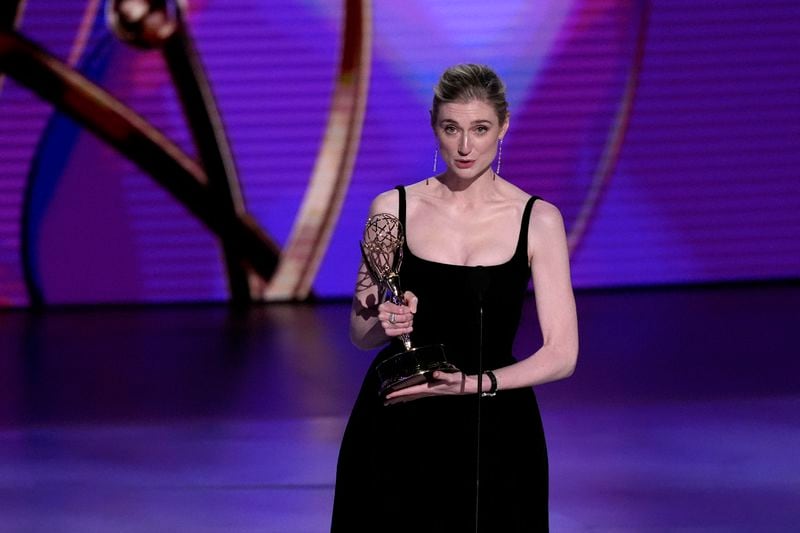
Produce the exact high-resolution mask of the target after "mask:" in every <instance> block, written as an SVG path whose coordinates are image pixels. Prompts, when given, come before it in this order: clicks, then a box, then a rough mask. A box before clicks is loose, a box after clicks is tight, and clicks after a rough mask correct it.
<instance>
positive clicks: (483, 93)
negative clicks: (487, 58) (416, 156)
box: [431, 63, 508, 125]
mask: <svg viewBox="0 0 800 533" xmlns="http://www.w3.org/2000/svg"><path fill="white" fill-rule="evenodd" d="M473 100H479V101H481V102H486V103H487V104H489V105H491V106H492V107H494V111H495V113H496V114H497V119H498V120H499V122H500V124H503V123H505V121H506V119H507V118H508V102H507V101H506V86H505V84H504V83H503V81H502V80H501V79H500V77H499V76H498V75H497V74H496V73H495V72H494V71H493V70H492V69H490V68H489V67H487V66H486V65H477V64H474V63H463V64H460V65H454V66H452V67H450V68H448V69H447V70H445V71H444V74H442V77H441V78H439V82H438V83H437V84H436V87H434V88H433V105H432V106H431V125H435V124H436V119H437V117H438V116H439V106H441V105H442V104H449V103H453V102H471V101H473Z"/></svg>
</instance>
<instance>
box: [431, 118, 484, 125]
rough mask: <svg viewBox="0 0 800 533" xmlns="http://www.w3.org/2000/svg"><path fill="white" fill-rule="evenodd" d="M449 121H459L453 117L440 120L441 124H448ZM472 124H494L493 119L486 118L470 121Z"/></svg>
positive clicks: (453, 122)
mask: <svg viewBox="0 0 800 533" xmlns="http://www.w3.org/2000/svg"><path fill="white" fill-rule="evenodd" d="M447 123H451V124H458V122H456V121H455V120H453V119H451V118H443V119H442V120H440V121H439V124H447ZM470 124H492V121H491V120H487V119H485V118H481V119H478V120H473V121H472V122H470Z"/></svg>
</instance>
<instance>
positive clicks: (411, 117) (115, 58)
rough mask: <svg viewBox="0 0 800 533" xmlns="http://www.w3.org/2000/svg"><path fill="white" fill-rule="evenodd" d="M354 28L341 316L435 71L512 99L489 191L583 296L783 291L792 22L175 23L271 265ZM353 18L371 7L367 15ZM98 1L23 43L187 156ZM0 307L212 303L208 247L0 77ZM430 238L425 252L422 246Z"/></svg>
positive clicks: (427, 6) (702, 14)
mask: <svg viewBox="0 0 800 533" xmlns="http://www.w3.org/2000/svg"><path fill="white" fill-rule="evenodd" d="M356 5H361V6H362V7H363V8H364V9H366V11H365V12H367V13H368V15H369V16H368V23H369V27H368V30H369V35H368V41H366V42H368V47H369V50H368V52H369V64H368V73H369V76H368V80H367V85H366V93H365V98H366V102H365V106H366V107H365V112H364V116H363V124H362V126H361V130H360V137H359V142H358V146H357V152H356V154H355V159H354V161H353V166H352V173H350V175H349V182H348V184H347V187H346V188H344V189H343V190H342V194H343V198H342V204H341V210H340V212H339V213H338V216H337V217H336V219H335V222H334V223H331V224H330V228H328V229H329V230H330V235H329V240H327V241H326V243H325V248H324V254H323V255H322V259H321V262H320V263H319V265H318V268H317V269H316V270H315V272H314V276H313V283H312V286H311V293H310V294H311V295H312V296H315V297H320V298H338V297H347V296H348V295H349V294H351V291H352V288H353V285H354V282H355V272H356V269H357V267H358V262H359V260H360V252H359V247H358V240H359V238H360V234H361V231H362V228H363V224H364V221H365V217H366V214H367V208H368V206H369V203H370V201H371V199H372V197H374V196H375V195H376V194H378V193H380V192H382V191H384V190H386V189H389V188H391V187H394V186H395V185H398V184H410V183H413V182H416V181H419V180H422V179H424V178H426V177H427V176H430V175H431V173H432V164H433V152H434V146H435V143H434V137H433V133H432V131H431V127H430V123H429V115H428V111H429V108H430V103H431V95H432V87H433V86H434V84H435V83H436V80H437V78H438V76H439V75H440V74H441V72H442V71H443V70H444V69H445V68H446V67H448V66H450V65H453V64H456V63H462V62H475V63H485V64H488V65H490V66H492V67H493V68H494V69H495V70H496V71H497V72H498V73H499V74H500V76H501V77H502V78H503V79H504V80H505V82H506V85H507V88H508V98H509V103H510V112H511V122H510V130H509V133H508V135H507V138H506V140H505V143H504V145H503V155H502V169H501V174H502V175H503V177H505V178H506V179H508V180H510V181H511V182H513V183H515V184H516V185H518V186H519V187H521V188H522V189H524V190H525V191H527V192H529V193H531V194H536V195H539V196H542V197H543V198H545V199H546V200H548V201H550V202H552V203H554V204H556V205H557V206H558V207H559V208H560V209H561V211H562V214H563V215H564V220H565V223H566V226H567V231H568V234H569V238H570V244H571V247H572V275H573V280H574V284H575V286H576V287H578V288H594V287H620V286H638V285H668V284H685V283H709V282H711V283H713V282H720V281H759V280H775V279H796V278H797V277H798V276H800V54H798V50H800V31H798V28H800V4H798V3H796V2H781V1H774V0H773V1H770V0H767V1H764V2H745V1H740V0H731V1H726V2H690V1H688V0H671V1H653V2H632V1H615V0H602V1H562V0H558V1H556V0H545V1H531V0H526V1H523V0H508V1H503V2H485V1H484V0H462V1H459V2H451V1H449V0H404V1H402V2H401V1H376V2H372V3H359V2H345V1H331V0H270V1H265V0H260V1H258V0H226V1H224V2H223V1H220V0H202V1H191V0H190V1H189V2H188V4H187V6H186V23H187V28H188V31H189V32H190V34H191V36H192V38H193V40H194V42H195V43H196V46H197V49H198V51H199V56H200V58H201V59H202V64H203V66H204V68H205V71H206V73H207V75H208V78H209V80H210V83H211V86H212V89H213V94H214V97H215V100H216V103H217V106H218V108H219V111H220V114H221V118H222V122H223V124H224V128H225V131H226V134H227V137H228V139H229V142H230V146H231V151H232V154H233V159H234V161H235V165H236V170H237V173H238V178H239V183H240V185H241V191H242V196H243V199H244V203H245V205H246V208H247V213H248V214H249V216H250V217H252V219H253V220H254V221H255V222H256V223H257V224H258V226H259V227H260V228H261V229H262V230H263V231H264V233H265V234H267V235H268V236H269V237H270V238H272V239H273V240H274V241H275V242H276V243H277V244H278V246H280V247H284V246H285V245H286V243H287V240H288V239H289V237H290V234H291V232H292V228H293V225H294V224H295V223H296V221H297V219H298V213H299V211H300V207H301V203H302V202H303V198H304V195H305V194H306V191H307V188H308V184H309V178H310V176H311V175H312V173H313V172H314V165H315V162H316V161H317V158H318V156H319V151H320V146H321V144H322V142H323V138H324V136H325V132H326V125H327V124H328V120H329V115H330V113H331V108H332V105H333V96H334V89H335V82H336V74H337V68H338V65H339V61H340V58H341V57H342V53H343V51H342V48H343V47H342V40H343V35H342V33H343V31H342V30H343V27H344V26H343V25H344V24H345V19H346V10H347V9H354V8H355V7H354V6H356ZM364 6H366V7H364ZM106 7H107V6H106V5H105V2H102V1H95V0H92V1H79V0H71V1H64V0H29V1H27V2H25V3H24V6H23V7H22V8H21V9H20V13H19V16H18V21H17V26H16V31H17V32H18V33H19V34H20V35H22V36H24V37H25V38H26V39H29V40H31V41H33V42H34V43H36V44H37V45H39V46H41V47H42V48H43V49H44V50H46V51H47V52H48V53H50V54H52V55H53V56H55V57H56V58H59V59H60V60H62V61H63V62H65V63H66V64H67V65H69V66H71V68H73V69H74V70H76V71H78V72H81V73H82V74H83V75H84V76H86V77H87V78H88V79H90V80H91V81H92V82H93V83H95V84H97V85H98V86H99V87H102V88H104V89H105V90H107V91H108V92H109V93H110V94H111V95H113V96H114V97H116V98H117V99H119V100H120V101H121V102H123V103H124V104H126V105H128V106H129V107H130V108H132V109H133V110H134V111H136V112H137V113H139V114H140V115H141V116H142V117H144V118H145V119H146V120H147V121H148V122H149V123H150V124H152V125H153V126H155V127H156V128H158V130H160V131H161V132H163V134H164V135H165V136H166V137H167V138H169V139H171V140H172V141H173V142H174V143H175V144H176V145H177V146H179V147H180V148H182V149H183V150H184V151H185V152H186V153H187V154H189V155H191V156H193V157H196V155H197V154H195V148H194V145H193V143H192V132H191V131H190V130H189V127H188V125H187V121H186V120H185V117H184V116H183V112H182V108H181V104H180V101H179V100H178V96H177V94H176V90H175V86H174V84H173V81H172V79H171V78H170V74H169V72H168V70H167V68H166V65H165V62H164V59H163V57H162V55H161V54H160V53H159V51H158V50H142V49H137V48H134V47H131V46H130V45H128V44H125V43H123V42H121V41H120V40H119V39H118V38H116V37H115V35H113V34H112V33H111V32H110V31H109V29H108V26H107V23H106ZM0 83H1V84H2V85H0V305H1V306H5V307H9V306H10V307H18V306H26V305H29V304H30V303H31V291H32V290H36V291H38V297H39V298H40V299H41V303H45V304H86V303H150V302H202V301H224V300H227V299H228V298H229V297H230V289H229V287H228V281H227V276H226V270H225V268H226V267H225V262H224V255H223V251H222V248H221V246H220V242H219V239H218V238H217V237H216V236H215V235H214V234H213V233H212V232H211V231H210V230H209V229H208V228H207V227H206V226H205V225H204V224H203V223H202V222H201V221H200V220H198V219H197V218H196V217H195V216H194V215H192V213H191V212H190V211H189V210H188V209H187V208H186V206H185V205H183V204H182V203H181V202H179V201H177V200H176V199H175V198H174V197H173V196H172V195H171V194H170V193H169V192H168V191H167V190H165V188H164V187H162V186H161V185H159V183H157V182H156V181H154V180H153V179H152V178H151V177H150V176H148V175H147V174H146V173H145V172H143V171H142V170H141V169H140V168H139V167H137V166H136V165H134V164H133V163H131V162H130V161H128V160H127V159H126V158H125V157H123V156H121V155H120V154H119V153H118V152H116V151H115V149H114V148H112V147H110V146H109V145H108V144H107V143H105V142H103V141H101V140H100V139H98V138H97V137H96V136H95V135H94V134H92V133H90V132H88V131H87V130H86V129H85V128H83V127H81V126H80V125H78V124H76V122H75V121H73V120H72V119H70V118H69V117H67V116H66V115H65V114H63V113H62V112H60V111H59V110H58V109H56V108H55V107H54V106H53V105H51V104H49V103H47V102H45V101H43V100H42V99H41V98H39V97H38V96H37V95H36V94H35V93H34V92H33V91H32V90H30V89H29V88H28V87H26V86H24V85H22V84H21V83H18V81H16V80H15V79H13V78H12V77H9V76H6V77H4V78H3V79H2V82H0ZM431 231H435V228H432V229H431Z"/></svg>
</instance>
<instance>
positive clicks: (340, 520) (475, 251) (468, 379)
mask: <svg viewBox="0 0 800 533" xmlns="http://www.w3.org/2000/svg"><path fill="white" fill-rule="evenodd" d="M431 125H432V126H433V130H434V133H435V135H436V139H437V141H438V153H439V154H440V155H439V159H441V160H442V162H443V163H444V164H445V166H446V168H445V170H444V172H443V173H441V174H439V175H437V176H435V177H433V178H429V179H426V180H423V181H420V182H418V183H415V184H413V185H410V186H408V187H405V188H403V187H398V188H397V189H394V190H391V191H388V192H385V193H383V194H381V195H379V196H378V197H377V198H375V200H374V201H373V203H372V206H371V207H370V215H373V214H377V213H391V214H393V215H395V216H397V217H398V218H399V219H400V221H401V222H402V224H403V227H404V229H405V237H406V240H405V244H404V250H403V253H404V256H403V264H402V267H401V270H400V280H401V282H402V283H403V286H404V288H406V289H408V290H407V291H406V292H405V295H404V296H405V304H404V305H395V304H393V303H391V302H388V301H386V302H382V303H381V302H380V295H379V294H378V289H377V287H376V286H375V284H374V282H372V280H371V279H370V278H369V276H368V273H367V270H366V268H365V266H364V265H363V264H362V266H361V269H360V271H359V282H358V285H357V287H356V293H355V297H354V299H353V311H352V314H351V320H350V325H351V332H350V333H351V338H352V340H353V343H354V344H355V345H356V346H358V347H359V348H362V349H370V348H374V347H377V346H380V345H382V344H385V343H386V342H389V344H388V346H386V347H385V348H384V349H383V350H382V351H381V352H380V353H379V354H378V356H377V357H376V359H375V362H373V365H372V366H371V368H370V370H369V372H368V373H367V376H366V379H365V381H364V385H363V387H362V390H361V392H360V394H359V397H358V400H357V401H356V405H355V407H354V408H353V412H352V415H351V417H350V421H349V423H348V426H347V429H346V431H345V435H344V438H343V441H342V447H341V451H340V455H339V464H338V471H337V480H336V496H335V502H334V511H333V526H332V530H333V531H361V530H368V531H415V532H416V531H437V532H442V531H458V532H462V531H475V529H476V527H475V525H476V520H477V524H478V526H479V527H478V529H479V530H480V531H498V532H510V531H546V530H547V529H548V516H547V494H548V487H547V452H546V449H545V441H544V433H543V430H542V425H541V419H540V417H539V410H538V406H537V404H536V398H535V396H534V393H533V389H532V388H531V387H532V386H535V385H539V384H541V383H547V382H549V381H554V380H558V379H561V378H565V377H567V376H569V375H571V374H572V372H573V369H574V368H575V363H576V360H577V353H578V333H577V319H576V314H575V302H574V297H573V293H572V286H571V283H570V275H569V262H568V253H567V245H566V236H565V232H564V225H563V222H562V218H561V215H560V213H559V211H558V209H557V208H556V207H554V206H553V205H551V204H549V203H547V202H545V201H543V200H540V199H537V198H536V197H531V196H530V195H528V194H527V193H525V192H524V191H522V190H521V189H519V188H517V187H516V186H514V185H512V184H511V183H509V182H508V181H506V180H505V179H503V178H501V177H500V176H499V175H497V174H496V173H495V171H494V170H493V169H492V166H491V165H492V162H493V161H494V159H495V156H496V155H497V152H498V147H501V146H502V140H503V137H504V136H505V134H506V132H507V131H508V126H509V120H508V105H507V102H506V99H505V88H504V86H503V83H502V82H501V81H500V79H499V78H498V77H497V75H496V74H495V73H494V72H493V71H491V70H490V69H489V68H487V67H485V66H481V65H471V64H467V65H457V66H455V67H452V68H450V69H448V70H447V71H446V72H445V73H444V74H443V75H442V77H441V79H440V80H439V83H438V84H437V86H436V89H435V95H434V98H433V106H432V109H431ZM498 159H499V157H498ZM498 165H499V162H498ZM531 276H533V286H534V293H535V299H536V305H537V310H538V316H539V322H540V328H541V330H542V334H543V339H544V342H543V345H542V346H541V348H539V349H538V350H537V351H536V352H535V353H534V354H532V355H530V356H528V357H526V358H524V359H522V360H520V361H516V360H515V359H514V358H513V357H512V355H511V348H512V343H513V340H514V336H515V334H516V330H517V327H518V325H519V320H520V315H521V310H522V304H523V300H524V297H525V292H526V288H527V285H528V281H529V279H530V277H531ZM403 333H409V334H410V335H411V338H412V341H413V343H414V345H415V346H423V345H427V344H438V343H441V344H444V345H445V349H446V353H447V357H448V360H449V361H450V362H451V363H453V364H454V365H455V366H457V367H458V368H459V369H460V372H455V373H445V372H436V373H434V374H433V376H432V380H431V381H430V382H429V383H423V384H421V385H415V386H412V387H409V388H406V389H402V390H399V391H395V392H393V393H391V394H389V395H388V396H387V397H386V398H385V399H383V398H380V397H379V395H378V381H377V378H376V375H375V365H376V364H377V363H378V362H380V361H382V360H384V359H385V358H387V357H389V356H391V355H392V354H395V353H397V352H399V351H401V350H402V344H401V343H400V342H399V341H398V339H397V337H398V336H399V335H401V334H403ZM479 368H481V369H484V370H486V371H485V372H483V373H482V374H480V375H478V371H479ZM479 380H481V388H482V390H483V391H486V392H489V393H495V392H496V394H495V395H494V396H491V397H485V396H488V395H484V397H481V396H479V395H478V394H477V392H478V388H479ZM478 413H480V415H479V414H478ZM478 419H480V422H479V421H478ZM478 427H479V429H478ZM478 480H479V481H478Z"/></svg>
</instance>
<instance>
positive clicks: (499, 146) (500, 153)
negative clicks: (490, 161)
mask: <svg viewBox="0 0 800 533" xmlns="http://www.w3.org/2000/svg"><path fill="white" fill-rule="evenodd" d="M502 160H503V138H502V137H500V138H499V139H498V140H497V169H496V170H495V171H494V176H493V177H492V180H493V181H494V179H495V178H496V177H497V175H498V174H500V162H501V161H502Z"/></svg>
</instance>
